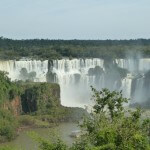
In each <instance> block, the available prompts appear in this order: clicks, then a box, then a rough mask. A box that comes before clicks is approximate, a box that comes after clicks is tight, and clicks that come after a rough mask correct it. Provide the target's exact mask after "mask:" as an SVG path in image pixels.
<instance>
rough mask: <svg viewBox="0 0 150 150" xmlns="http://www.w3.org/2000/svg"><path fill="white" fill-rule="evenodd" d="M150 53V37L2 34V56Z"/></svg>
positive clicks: (122, 55) (0, 44) (7, 57)
mask: <svg viewBox="0 0 150 150" xmlns="http://www.w3.org/2000/svg"><path fill="white" fill-rule="evenodd" d="M128 52H130V53H134V52H135V54H136V53H137V52H140V53H141V54H143V56H144V57H149V56H150V40H149V39H148V40H146V39H138V40H47V39H45V40H44V39H34V40H11V39H7V38H3V37H1V38H0V58H1V59H19V58H20V57H31V58H33V57H34V58H38V59H42V58H43V59H60V58H62V57H69V58H73V57H80V58H81V57H82V58H85V57H95V58H97V57H98V58H105V59H109V58H124V57H126V55H127V53H128Z"/></svg>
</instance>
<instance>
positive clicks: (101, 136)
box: [31, 87, 150, 150]
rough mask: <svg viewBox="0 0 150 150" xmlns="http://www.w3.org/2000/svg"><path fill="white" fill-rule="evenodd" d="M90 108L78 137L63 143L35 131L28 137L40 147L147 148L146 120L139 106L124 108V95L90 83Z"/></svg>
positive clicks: (148, 125)
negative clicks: (137, 107) (91, 104)
mask: <svg viewBox="0 0 150 150" xmlns="http://www.w3.org/2000/svg"><path fill="white" fill-rule="evenodd" d="M92 91H93V97H92V98H93V100H94V101H95V105H94V107H93V112H92V113H91V115H90V116H89V117H86V118H85V119H84V121H83V123H82V125H81V128H82V132H81V133H82V134H81V137H80V138H78V139H77V141H76V142H75V143H74V144H73V146H72V147H67V146H66V145H65V144H64V143H63V142H62V141H60V140H56V141H55V142H49V141H47V140H45V139H43V138H41V137H39V136H38V135H36V134H33V133H31V137H32V138H33V139H34V140H36V141H37V142H38V143H39V144H40V145H39V149H41V150H150V133H149V132H150V120H149V119H142V118H141V110H140V109H137V110H135V111H125V109H124V107H123V104H124V103H126V102H128V99H126V98H123V97H122V93H121V92H115V91H113V92H110V91H109V90H108V89H103V90H102V91H100V92H99V91H97V90H96V89H94V88H93V87H92Z"/></svg>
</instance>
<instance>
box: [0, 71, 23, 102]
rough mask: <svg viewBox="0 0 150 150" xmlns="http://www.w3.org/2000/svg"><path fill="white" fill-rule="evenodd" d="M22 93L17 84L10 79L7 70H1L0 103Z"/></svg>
mask: <svg viewBox="0 0 150 150" xmlns="http://www.w3.org/2000/svg"><path fill="white" fill-rule="evenodd" d="M19 94H20V91H19V88H17V85H16V84H14V83H13V82H11V81H10V79H9V78H8V77H7V74H6V73H5V72H2V71H0V105H2V104H3V103H4V102H5V101H7V100H12V99H14V98H15V97H16V96H17V95H19Z"/></svg>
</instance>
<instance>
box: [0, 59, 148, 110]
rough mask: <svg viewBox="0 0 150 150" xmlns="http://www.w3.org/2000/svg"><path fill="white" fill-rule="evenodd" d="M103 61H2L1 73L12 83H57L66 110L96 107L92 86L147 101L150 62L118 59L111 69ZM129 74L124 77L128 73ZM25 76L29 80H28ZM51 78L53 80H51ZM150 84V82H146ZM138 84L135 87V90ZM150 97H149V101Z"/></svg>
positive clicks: (0, 65) (0, 62) (135, 99)
mask: <svg viewBox="0 0 150 150" xmlns="http://www.w3.org/2000/svg"><path fill="white" fill-rule="evenodd" d="M104 61H105V60H102V59H96V58H94V59H72V60H69V59H62V60H53V61H48V60H45V61H40V60H19V61H15V60H9V61H0V70H2V71H6V72H8V76H9V77H10V78H11V79H12V80H27V79H29V80H33V81H35V82H46V81H51V82H56V83H59V85H60V88H61V103H62V104H63V105H65V106H72V107H75V106H77V107H84V105H92V101H90V97H91V92H90V91H91V90H90V86H91V85H92V86H94V87H96V88H97V89H98V90H101V89H102V88H105V87H106V88H109V89H110V90H122V91H123V95H124V96H126V97H128V98H129V97H132V99H133V101H140V99H142V100H143V97H144V96H145V92H144V91H145V88H150V86H149V85H148V83H147V82H145V80H146V79H147V78H148V77H147V78H145V76H144V74H145V73H146V72H147V71H149V70H150V59H139V60H134V59H116V60H115V61H114V62H113V63H112V64H113V65H110V66H109V67H108V68H107V67H106V66H105V63H104ZM120 68H123V69H126V70H128V73H127V75H124V73H122V72H125V71H124V70H121V69H120ZM24 74H25V75H26V76H24ZM49 78H50V80H49ZM146 81H149V80H146ZM133 83H134V86H133ZM148 96H149V95H147V98H148Z"/></svg>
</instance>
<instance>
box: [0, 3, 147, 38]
mask: <svg viewBox="0 0 150 150" xmlns="http://www.w3.org/2000/svg"><path fill="white" fill-rule="evenodd" d="M0 36H3V37H6V38H12V39H33V38H38V39H40V38H43V39H91V40H92V39H137V38H150V0H0Z"/></svg>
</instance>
